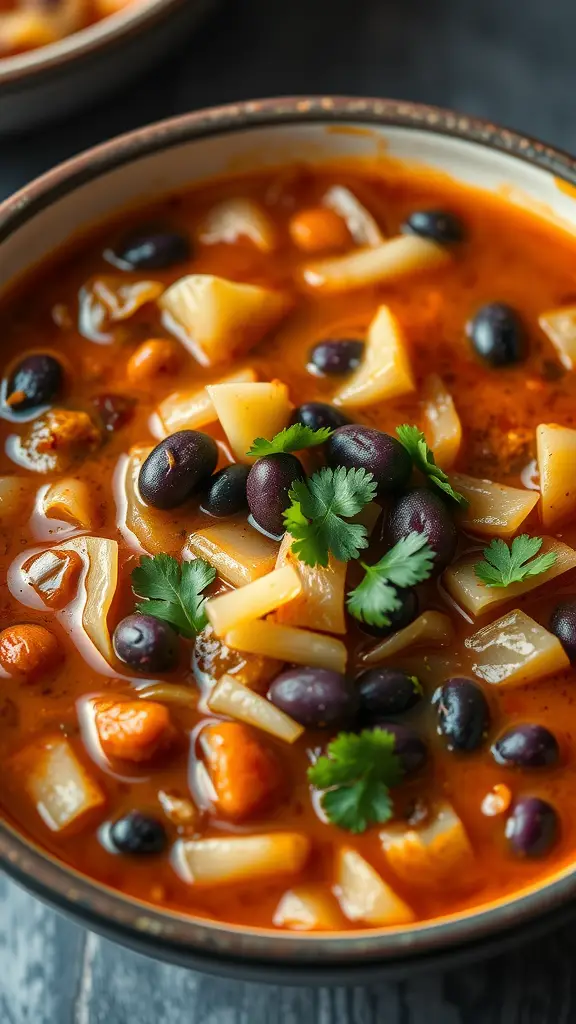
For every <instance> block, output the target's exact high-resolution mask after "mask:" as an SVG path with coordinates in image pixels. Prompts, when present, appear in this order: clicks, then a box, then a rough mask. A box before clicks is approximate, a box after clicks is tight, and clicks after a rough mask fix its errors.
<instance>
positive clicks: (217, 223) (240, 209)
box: [198, 197, 277, 252]
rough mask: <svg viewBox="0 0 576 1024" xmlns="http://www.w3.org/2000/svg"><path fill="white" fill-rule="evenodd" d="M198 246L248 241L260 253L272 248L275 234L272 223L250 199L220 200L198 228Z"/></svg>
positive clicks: (270, 250)
mask: <svg viewBox="0 0 576 1024" xmlns="http://www.w3.org/2000/svg"><path fill="white" fill-rule="evenodd" d="M198 240H199V241H200V242H201V243H202V245H218V244H220V245H235V244H236V243H237V242H241V241H249V242H252V244H253V245H255V246H256V248H257V249H260V251H261V252H272V250H273V249H275V248H276V244H277V235H276V230H275V227H274V224H273V222H272V221H271V220H270V218H269V216H268V215H267V213H266V212H265V211H264V210H263V209H262V207H261V206H259V205H258V203H255V202H254V201H253V200H252V199H244V198H243V197H238V198H237V199H224V200H223V201H222V202H221V203H217V204H216V206H213V207H212V208H211V209H210V210H208V213H207V214H206V216H205V217H204V219H203V221H202V222H201V224H200V227H199V229H198Z"/></svg>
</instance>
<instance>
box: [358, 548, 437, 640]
mask: <svg viewBox="0 0 576 1024" xmlns="http://www.w3.org/2000/svg"><path fill="white" fill-rule="evenodd" d="M360 564H361V566H362V568H363V569H364V570H365V572H366V574H365V576H364V579H363V580H362V582H361V583H359V584H358V586H357V587H355V588H354V590H351V591H350V593H349V594H348V600H347V605H348V611H349V612H350V614H351V615H353V616H354V618H355V619H359V620H360V622H367V623H368V625H370V626H389V625H390V618H389V615H390V614H391V613H392V612H395V611H398V610H399V609H400V607H401V601H400V599H399V597H398V592H397V590H396V588H397V587H413V586H415V585H416V584H417V583H422V582H423V581H424V580H427V579H428V577H429V576H430V575H431V574H432V567H433V564H434V551H433V550H432V548H431V547H430V544H429V543H428V540H427V538H426V536H425V535H424V534H422V533H417V532H416V531H415V530H414V531H412V533H409V534H407V536H406V537H402V539H401V540H399V541H398V543H397V544H395V545H394V547H393V548H391V549H390V551H387V552H386V554H385V555H384V556H383V558H381V559H380V561H379V562H376V563H375V565H366V564H365V563H364V562H361V563H360Z"/></svg>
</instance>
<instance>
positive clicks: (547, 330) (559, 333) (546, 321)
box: [538, 306, 576, 370]
mask: <svg viewBox="0 0 576 1024" xmlns="http://www.w3.org/2000/svg"><path fill="white" fill-rule="evenodd" d="M538 323H539V324H540V327H541V328H542V330H543V331H544V334H545V335H546V336H547V337H548V338H549V339H550V341H551V342H552V344H553V345H554V348H555V349H556V351H557V353H558V355H559V357H560V362H561V363H562V364H563V365H564V366H565V367H566V369H567V370H573V369H574V366H575V365H576V306H564V307H563V308H560V309H550V310H549V311H548V312H547V313H542V315H541V316H539V317H538Z"/></svg>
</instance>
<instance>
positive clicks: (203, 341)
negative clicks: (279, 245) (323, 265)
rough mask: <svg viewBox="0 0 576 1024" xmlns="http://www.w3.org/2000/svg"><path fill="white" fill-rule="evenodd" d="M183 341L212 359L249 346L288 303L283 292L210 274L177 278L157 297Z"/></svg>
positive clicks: (218, 360) (195, 352) (205, 359)
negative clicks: (177, 279)
mask: <svg viewBox="0 0 576 1024" xmlns="http://www.w3.org/2000/svg"><path fill="white" fill-rule="evenodd" d="M159 305H160V306H161V308H162V309H163V310H164V312H165V313H166V314H168V318H169V325H170V326H173V327H174V329H175V332H176V333H177V335H178V337H179V338H180V340H181V341H182V342H183V344H184V345H185V346H186V347H187V348H188V349H189V350H190V351H191V352H192V354H193V355H195V356H196V358H198V359H199V360H200V361H201V362H204V363H207V364H209V365H211V364H212V363H221V362H223V361H225V360H230V359H231V358H232V357H233V356H237V355H241V354H242V353H244V352H248V350H249V349H251V348H252V347H253V346H254V345H256V344H257V342H259V341H261V340H262V338H263V337H264V335H266V334H267V333H268V331H270V330H271V329H272V328H273V327H274V326H275V325H276V324H277V323H278V322H279V320H281V319H282V317H283V316H284V314H285V313H287V312H288V310H289V309H290V308H291V306H292V299H291V298H290V296H288V295H287V294H285V293H283V292H275V291H271V290H270V289H269V288H261V287H259V286H257V285H253V284H238V283H237V282H235V281H227V280H225V278H223V277H213V276H212V275H211V274H190V275H189V276H188V277H182V278H180V280H179V281H176V283H175V284H173V285H172V286H171V287H170V288H168V289H167V291H165V292H164V294H163V295H162V297H161V298H160V300H159Z"/></svg>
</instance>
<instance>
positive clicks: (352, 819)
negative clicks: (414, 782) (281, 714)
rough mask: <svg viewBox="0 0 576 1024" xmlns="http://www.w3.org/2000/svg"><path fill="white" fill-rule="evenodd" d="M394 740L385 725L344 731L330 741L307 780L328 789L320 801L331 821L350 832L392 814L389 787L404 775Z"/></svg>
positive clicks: (359, 829)
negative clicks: (325, 754) (358, 731)
mask: <svg viewBox="0 0 576 1024" xmlns="http://www.w3.org/2000/svg"><path fill="white" fill-rule="evenodd" d="M394 742H395V737H394V735H393V734H392V733H390V732H387V731H386V730H385V729H366V730H365V731H364V732H361V733H360V734H358V733H346V732H343V733H340V734H339V735H338V736H337V737H336V739H335V740H333V741H332V743H330V744H329V745H328V750H327V756H323V757H320V758H318V760H317V762H316V764H314V765H312V767H311V768H309V769H308V781H309V782H311V783H312V785H313V786H316V787H317V788H318V789H323V790H325V792H324V793H323V795H322V798H321V804H322V808H323V810H324V813H325V814H326V817H327V818H328V820H329V821H331V822H332V823H333V824H335V825H339V826H340V828H345V829H347V830H348V831H349V832H365V831H366V829H367V828H368V826H369V825H372V824H374V823H383V822H385V821H388V820H389V818H391V816H392V802H391V800H390V794H389V789H390V787H391V786H395V785H397V784H398V783H399V782H400V780H401V778H402V775H403V772H402V767H401V764H400V761H399V759H398V757H397V756H396V754H395V753H394Z"/></svg>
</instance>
